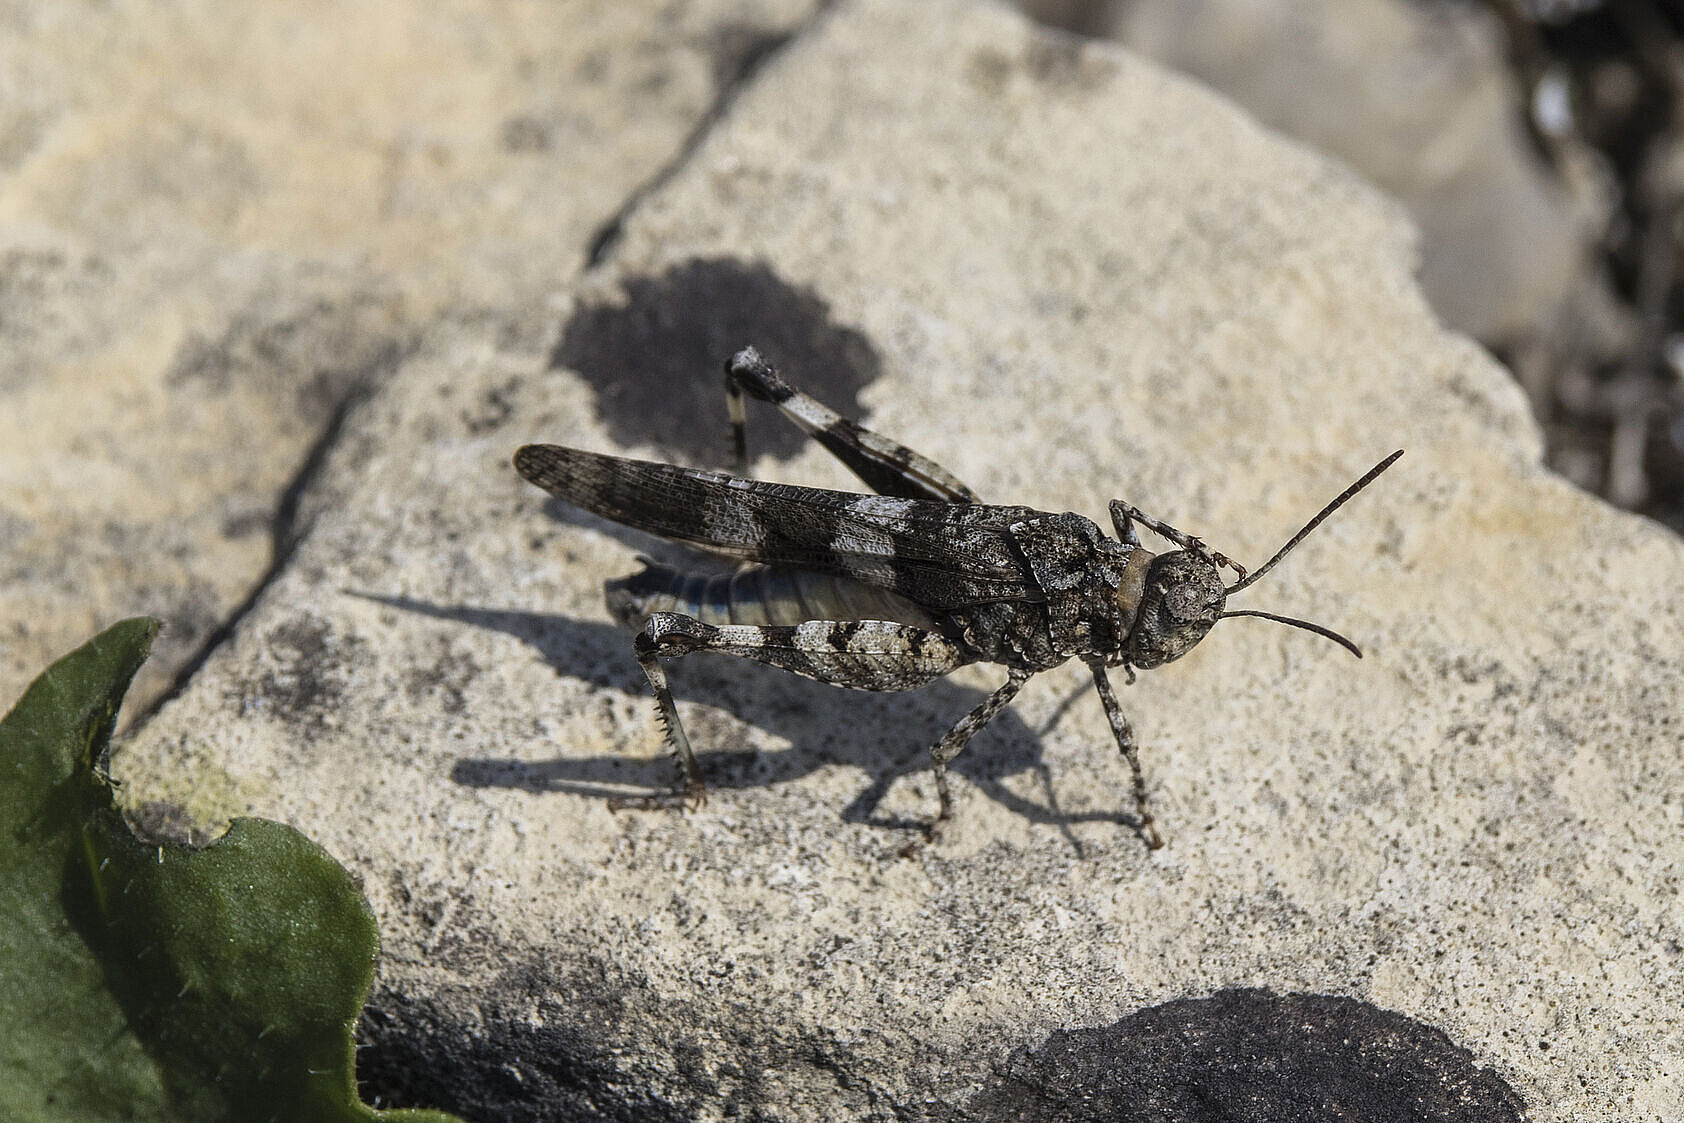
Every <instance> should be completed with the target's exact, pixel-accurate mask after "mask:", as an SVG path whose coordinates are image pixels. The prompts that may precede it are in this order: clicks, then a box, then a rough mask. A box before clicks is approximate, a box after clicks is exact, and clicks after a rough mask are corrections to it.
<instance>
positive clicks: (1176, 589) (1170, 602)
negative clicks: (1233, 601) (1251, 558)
mask: <svg viewBox="0 0 1684 1123" xmlns="http://www.w3.org/2000/svg"><path fill="white" fill-rule="evenodd" d="M1227 602H1228V594H1227V591H1226V590H1225V589H1224V588H1223V587H1222V575H1221V573H1219V572H1218V571H1217V568H1216V563H1215V562H1214V561H1212V560H1211V559H1210V558H1209V557H1208V556H1207V555H1205V554H1202V553H1195V552H1194V551H1192V550H1175V551H1173V552H1171V553H1167V554H1159V555H1158V556H1157V557H1156V558H1153V559H1152V566H1151V568H1150V569H1148V570H1147V571H1146V588H1145V589H1144V590H1143V591H1142V592H1141V596H1140V611H1139V612H1138V613H1137V614H1136V615H1135V618H1134V626H1133V627H1132V628H1130V629H1129V634H1128V638H1127V639H1125V640H1124V641H1123V655H1124V657H1125V658H1126V659H1127V660H1128V661H1129V662H1130V663H1131V664H1133V665H1134V666H1136V667H1158V666H1162V665H1163V664H1165V663H1168V662H1170V661H1172V660H1175V659H1179V658H1181V657H1182V656H1183V655H1185V654H1187V652H1189V651H1191V650H1192V649H1193V645H1194V644H1196V643H1198V642H1199V641H1200V640H1202V639H1204V638H1205V633H1206V632H1208V631H1210V629H1211V628H1212V627H1213V626H1215V624H1216V622H1217V620H1219V619H1221V618H1222V608H1223V606H1224V605H1225V604H1227Z"/></svg>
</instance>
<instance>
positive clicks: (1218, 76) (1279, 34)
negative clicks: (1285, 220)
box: [1106, 0, 1600, 344]
mask: <svg viewBox="0 0 1684 1123" xmlns="http://www.w3.org/2000/svg"><path fill="white" fill-rule="evenodd" d="M1107 6H1108V7H1110V8H1112V9H1113V11H1112V12H1111V13H1110V21H1111V26H1109V27H1108V28H1107V29H1106V30H1108V31H1109V32H1110V33H1111V34H1114V35H1116V36H1117V37H1118V39H1120V40H1121V41H1122V42H1124V43H1127V44H1128V45H1129V46H1130V47H1132V48H1134V49H1135V50H1138V51H1141V52H1143V53H1145V54H1148V55H1150V56H1151V57H1153V58H1156V59H1158V60H1160V61H1162V62H1165V63H1167V64H1168V65H1170V66H1174V67H1176V68H1177V69H1179V70H1183V71H1185V72H1186V73H1189V74H1192V75H1195V76H1196V77H1198V78H1199V79H1200V80H1202V81H1204V82H1207V83H1209V84H1210V85H1211V86H1212V87H1214V88H1216V89H1218V90H1221V91H1222V92H1224V93H1226V94H1227V95H1228V96H1230V97H1232V98H1234V100H1236V101H1238V102H1239V103H1240V104H1241V105H1243V106H1244V107H1245V108H1246V110H1247V111H1248V112H1250V113H1252V114H1254V115H1256V116H1257V118H1258V119H1259V120H1261V121H1263V122H1264V123H1265V124H1268V125H1270V126H1272V127H1274V128H1278V129H1280V130H1282V131H1283V132H1286V133H1288V134H1289V135H1291V136H1294V137H1297V138H1298V139H1300V140H1303V141H1304V142H1305V143H1307V144H1312V145H1314V146H1316V147H1317V148H1318V149H1320V150H1321V151H1323V152H1327V153H1330V154H1332V155H1334V156H1337V157H1339V158H1340V159H1342V160H1346V161H1348V162H1349V163H1350V164H1351V165H1352V166H1353V167H1355V168H1357V169H1359V170H1360V171H1361V172H1362V173H1363V174H1364V175H1367V176H1369V177H1371V178H1372V179H1373V180H1374V182H1375V183H1377V184H1379V185H1380V186H1381V187H1383V188H1384V189H1385V190H1387V191H1389V192H1391V193H1392V194H1393V195H1395V196H1396V197H1397V198H1398V199H1399V200H1401V201H1402V202H1403V203H1404V204H1405V205H1406V206H1407V207H1408V208H1409V211H1410V214H1411V215H1412V216H1413V217H1414V219H1415V221H1416V222H1417V223H1418V224H1419V225H1420V227H1421V233H1422V239H1421V241H1422V245H1421V285H1422V288H1423V289H1424V290H1425V291H1426V294H1427V298H1428V299H1429V300H1430V301H1431V302H1432V305H1433V307H1434V309H1435V310H1436V311H1437V312H1438V314H1439V315H1440V316H1441V317H1442V318H1443V319H1444V320H1445V322H1446V323H1448V324H1449V325H1450V326H1451V327H1454V328H1457V329H1459V330H1461V331H1465V332H1468V333H1470V334H1471V335H1473V336H1475V337H1476V338H1479V339H1483V340H1485V341H1487V342H1489V343H1503V344H1512V343H1515V342H1518V341H1522V340H1526V339H1531V338H1535V337H1538V336H1540V335H1547V334H1550V333H1552V332H1554V331H1556V330H1558V329H1557V326H1556V323H1555V321H1556V320H1558V319H1559V318H1561V317H1562V316H1563V314H1564V310H1565V309H1566V308H1567V306H1568V305H1569V303H1570V302H1572V301H1579V302H1584V301H1587V300H1589V299H1590V296H1592V295H1594V294H1584V293H1581V292H1579V291H1577V286H1581V285H1584V284H1586V282H1585V281H1584V280H1583V279H1582V277H1583V266H1582V261H1583V259H1584V258H1585V256H1586V255H1587V254H1588V253H1589V252H1590V250H1591V242H1592V239H1593V238H1594V231H1595V230H1596V229H1597V228H1599V224H1600V219H1597V221H1596V222H1593V221H1591V219H1592V215H1591V214H1590V213H1589V209H1588V208H1589V207H1590V206H1591V205H1592V204H1591V201H1590V199H1588V198H1586V199H1579V200H1576V199H1575V193H1574V191H1573V190H1571V189H1570V188H1569V186H1568V185H1566V184H1564V183H1563V182H1562V181H1561V180H1560V179H1559V178H1558V177H1557V176H1556V175H1555V174H1554V173H1553V172H1552V171H1551V170H1550V169H1549V167H1548V166H1547V165H1546V163H1545V161H1544V159H1543V158H1542V156H1541V155H1540V153H1539V152H1538V151H1537V147H1536V144H1535V143H1534V142H1533V141H1532V140H1531V139H1530V138H1528V137H1527V135H1526V133H1525V129H1524V127H1523V125H1522V120H1523V119H1524V114H1525V110H1524V106H1523V105H1522V100H1523V96H1522V94H1521V92H1520V91H1519V90H1517V89H1516V88H1515V84H1514V80H1513V78H1512V77H1511V75H1510V73H1509V68H1508V64H1507V62H1506V61H1505V58H1504V53H1505V50H1506V45H1505V43H1504V39H1503V33H1502V28H1501V26H1500V24H1499V23H1498V21H1497V18H1496V17H1495V16H1494V15H1492V14H1491V13H1490V12H1489V11H1487V10H1486V9H1484V8H1483V7H1481V6H1479V5H1468V4H1455V3H1428V4H1421V3H1413V2H1410V0H1326V2H1321V3H1294V4H1281V3H1279V2H1277V0H1134V2H1132V3H1127V4H1111V5H1107ZM1575 322H1577V321H1575ZM1581 330H1582V329H1581Z"/></svg>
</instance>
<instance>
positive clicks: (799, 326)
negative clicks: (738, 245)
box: [551, 258, 882, 467]
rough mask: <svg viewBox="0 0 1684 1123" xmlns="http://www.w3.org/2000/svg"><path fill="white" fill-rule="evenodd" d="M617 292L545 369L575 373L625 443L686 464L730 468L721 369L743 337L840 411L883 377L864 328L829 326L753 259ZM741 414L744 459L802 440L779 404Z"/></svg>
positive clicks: (804, 294) (695, 266)
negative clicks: (745, 433) (616, 299)
mask: <svg viewBox="0 0 1684 1123" xmlns="http://www.w3.org/2000/svg"><path fill="white" fill-rule="evenodd" d="M624 297H625V299H624V301H623V302H621V303H614V304H599V305H591V306H587V307H583V308H580V309H579V310H578V311H577V312H576V313H574V315H573V318H572V319H571V320H570V321H569V322H568V324H567V327H566V329H565V331H564V332H563V334H562V339H561V342H560V344H558V345H557V347H556V349H555V352H554V353H553V355H552V356H551V365H552V366H554V367H564V368H567V369H570V370H573V371H577V372H578V373H579V375H580V376H582V377H583V378H584V379H585V381H586V382H588V383H589V384H590V385H591V386H592V387H593V388H594V389H595V390H596V407H597V415H598V416H599V417H600V418H601V419H602V421H603V423H604V424H605V425H606V426H607V428H608V431H609V434H610V435H611V436H612V437H613V438H614V440H615V442H616V443H618V444H620V445H622V446H625V447H634V446H640V445H641V446H648V445H651V444H652V445H654V446H656V447H657V448H659V449H661V450H662V452H663V453H664V454H665V455H668V456H671V457H673V458H675V459H679V460H683V461H685V462H687V463H691V464H700V465H708V466H716V467H727V466H729V460H730V449H731V432H730V424H729V422H728V420H727V419H726V414H725V376H724V374H723V368H724V364H725V360H726V359H728V358H730V357H731V355H732V354H733V353H735V352H736V351H737V350H738V349H740V348H742V347H743V346H745V345H748V344H753V345H754V346H756V347H758V348H759V349H760V350H761V352H762V353H763V354H764V355H765V356H766V357H767V359H768V360H769V361H770V362H771V363H772V365H773V366H775V367H777V368H778V369H779V370H780V371H781V372H783V374H784V375H785V377H787V378H788V379H789V381H790V382H791V383H793V384H794V385H795V386H796V388H797V389H800V390H803V391H805V392H806V393H809V394H811V395H812V396H813V397H815V398H817V399H819V400H820V401H822V402H824V403H825V404H826V405H828V406H829V407H830V408H832V409H834V410H836V411H837V412H838V413H840V414H842V415H843V416H844V417H850V418H858V417H859V415H860V412H861V410H860V405H859V392H860V390H861V389H863V388H864V387H865V386H866V385H867V384H869V383H870V382H872V381H873V380H874V379H876V378H877V377H878V375H879V374H881V372H882V360H881V358H880V357H879V355H878V353H877V349H876V348H875V347H874V346H872V344H871V341H870V340H869V339H867V338H866V336H865V335H864V334H862V333H861V332H859V331H856V330H854V329H853V328H849V327H846V326H843V325H841V324H837V323H835V322H834V321H832V319H831V317H830V306H829V305H828V304H827V303H826V302H825V301H824V300H823V299H822V298H820V297H819V296H818V294H816V293H814V292H813V291H812V290H810V289H805V288H800V287H797V286H794V285H791V284H788V283H787V282H785V281H784V280H783V279H782V278H780V277H779V276H778V275H777V274H775V273H774V272H772V270H771V269H769V268H767V267H766V266H765V265H763V264H760V263H754V262H746V261H738V260H735V259H731V258H716V259H709V260H702V259H698V260H693V261H689V262H685V263H683V264H681V265H677V266H674V267H673V268H672V269H669V270H668V271H667V272H665V273H663V274H661V275H660V276H658V277H635V278H632V279H630V280H628V281H627V282H626V283H625V286H624ZM749 409H750V415H749V422H748V428H749V453H750V456H756V455H760V454H762V453H765V454H770V455H772V456H777V457H780V458H786V459H787V458H788V457H789V456H791V455H793V454H794V453H795V452H796V451H797V450H798V449H800V448H801V446H802V444H803V442H804V441H805V439H806V438H805V437H804V436H802V434H801V433H800V431H799V430H797V429H796V428H795V427H794V426H793V425H792V424H790V423H789V422H788V421H785V420H783V419H782V418H780V417H778V416H777V411H776V410H774V409H773V408H772V407H770V406H765V405H762V404H761V403H759V402H750V403H749Z"/></svg>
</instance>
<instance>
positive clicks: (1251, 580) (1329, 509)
mask: <svg viewBox="0 0 1684 1123" xmlns="http://www.w3.org/2000/svg"><path fill="white" fill-rule="evenodd" d="M1402 455H1403V450H1402V449H1401V448H1400V449H1398V450H1397V451H1396V452H1394V453H1392V454H1391V455H1390V456H1388V457H1386V459H1384V460H1382V461H1380V463H1378V464H1376V465H1374V467H1372V468H1370V469H1369V470H1368V472H1367V473H1366V474H1365V475H1364V476H1363V477H1362V479H1360V480H1358V481H1357V482H1356V483H1354V484H1352V485H1351V486H1350V487H1348V488H1346V489H1345V490H1344V491H1341V492H1340V493H1339V495H1338V498H1336V499H1334V500H1333V502H1331V503H1329V504H1328V505H1327V506H1325V507H1323V508H1322V509H1321V513H1320V514H1318V515H1317V516H1316V517H1315V518H1313V519H1311V520H1310V521H1309V522H1307V523H1305V524H1304V529H1303V530H1300V531H1299V532H1298V533H1297V534H1294V535H1293V536H1292V541H1290V542H1288V543H1287V544H1286V545H1284V546H1282V547H1281V548H1280V549H1279V550H1276V551H1275V556H1274V557H1272V558H1270V559H1269V560H1268V561H1266V562H1264V563H1263V565H1262V566H1261V567H1260V568H1258V569H1255V570H1253V571H1252V573H1251V575H1250V576H1248V577H1245V578H1243V579H1241V580H1239V581H1236V582H1234V584H1233V585H1231V586H1229V587H1228V588H1227V589H1225V590H1223V592H1225V593H1226V594H1227V595H1228V596H1233V595H1234V594H1235V593H1237V592H1239V591H1240V590H1241V589H1243V588H1245V587H1246V586H1248V585H1254V584H1256V583H1257V579H1258V578H1260V577H1262V576H1263V575H1264V574H1265V573H1267V572H1269V571H1270V570H1271V569H1273V568H1275V563H1276V562H1278V561H1280V560H1281V559H1282V558H1284V557H1286V554H1287V551H1288V550H1290V549H1292V548H1293V547H1294V546H1296V545H1298V543H1300V542H1302V541H1304V539H1305V538H1306V537H1308V536H1309V533H1310V531H1312V530H1314V529H1316V527H1318V526H1320V525H1321V524H1322V523H1324V522H1326V521H1327V516H1329V515H1331V514H1332V513H1333V512H1335V511H1337V510H1338V509H1339V508H1341V507H1343V506H1344V505H1345V503H1346V502H1347V501H1349V499H1350V498H1351V496H1353V495H1355V494H1356V493H1357V492H1359V491H1361V490H1362V489H1363V488H1365V487H1367V486H1368V485H1369V484H1371V483H1373V482H1374V479H1375V477H1376V476H1378V475H1379V474H1380V473H1381V472H1384V471H1385V470H1386V469H1387V468H1390V467H1391V466H1392V464H1393V463H1395V462H1396V460H1397V458H1398V457H1400V456H1402ZM1223 615H1226V616H1239V615H1241V613H1238V612H1229V613H1224V614H1223ZM1244 615H1248V616H1261V615H1263V614H1262V613H1260V612H1250V613H1245V614H1244ZM1290 623H1294V624H1298V625H1300V626H1304V624H1303V621H1301V620H1294V621H1290ZM1310 630H1311V631H1316V629H1315V628H1311V629H1310ZM1345 642H1346V644H1347V645H1348V646H1350V647H1351V649H1352V650H1353V651H1354V650H1355V649H1356V646H1355V645H1354V644H1351V643H1350V641H1349V640H1346V641H1345Z"/></svg>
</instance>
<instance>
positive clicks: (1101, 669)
mask: <svg viewBox="0 0 1684 1123" xmlns="http://www.w3.org/2000/svg"><path fill="white" fill-rule="evenodd" d="M1083 658H1084V661H1085V662H1086V663H1087V665H1088V670H1090V671H1092V672H1093V686H1094V689H1095V690H1097V691H1099V701H1100V704H1101V705H1102V706H1104V707H1105V717H1106V719H1107V720H1108V721H1110V722H1111V734H1112V736H1114V737H1116V738H1117V747H1118V748H1119V749H1121V750H1122V751H1123V759H1125V760H1127V761H1128V762H1129V771H1130V772H1132V773H1133V774H1134V807H1135V814H1136V815H1138V816H1139V817H1140V833H1141V835H1142V837H1144V838H1145V839H1146V845H1147V846H1148V847H1150V848H1151V849H1153V850H1158V849H1161V848H1162V847H1163V845H1164V836H1163V835H1161V834H1159V833H1158V823H1157V820H1155V819H1154V818H1153V817H1152V809H1151V808H1150V807H1148V806H1147V804H1146V777H1145V775H1144V774H1143V773H1142V772H1141V770H1140V750H1139V749H1137V748H1135V745H1134V730H1133V729H1132V728H1131V727H1130V726H1129V719H1128V718H1126V717H1124V716H1123V710H1122V707H1121V706H1119V705H1117V696H1116V695H1115V694H1113V693H1111V680H1110V679H1109V678H1108V677H1107V676H1106V674H1105V660H1104V659H1103V658H1101V657H1100V656H1098V655H1089V656H1084V657H1083ZM1129 681H1131V682H1132V681H1134V672H1133V670H1130V671H1129Z"/></svg>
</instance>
